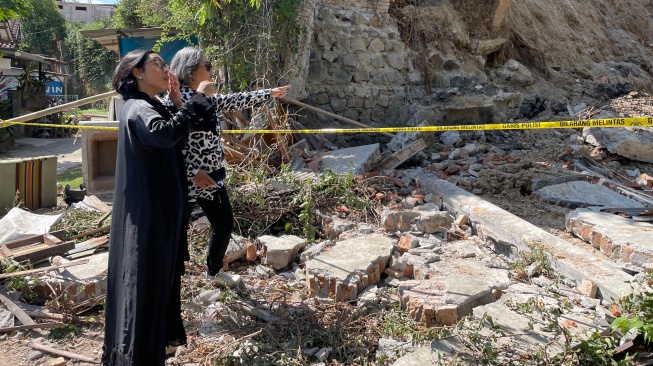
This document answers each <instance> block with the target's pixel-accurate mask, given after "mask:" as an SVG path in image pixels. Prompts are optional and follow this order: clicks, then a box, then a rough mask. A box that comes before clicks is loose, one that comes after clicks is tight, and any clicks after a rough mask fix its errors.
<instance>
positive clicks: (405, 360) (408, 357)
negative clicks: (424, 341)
mask: <svg viewBox="0 0 653 366" xmlns="http://www.w3.org/2000/svg"><path fill="white" fill-rule="evenodd" d="M434 356H436V354H435V352H433V351H431V349H430V348H427V347H419V348H416V349H415V350H414V351H412V352H408V353H406V354H405V355H403V356H401V357H399V358H398V359H397V361H395V362H394V363H393V364H392V366H422V365H424V366H426V365H437V364H436V363H434V362H433V361H434V358H433V357H434Z"/></svg>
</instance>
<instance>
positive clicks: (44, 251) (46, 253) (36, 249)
mask: <svg viewBox="0 0 653 366" xmlns="http://www.w3.org/2000/svg"><path fill="white" fill-rule="evenodd" d="M73 248H75V243H74V242H73V241H67V242H63V243H61V244H56V245H47V244H45V243H41V244H40V245H35V246H30V247H28V248H25V249H15V250H12V251H11V254H12V257H13V258H14V260H16V261H18V262H20V261H24V260H26V259H29V260H30V261H31V262H32V263H34V262H37V261H40V260H42V259H46V258H48V257H52V256H54V255H61V254H64V253H66V252H67V251H69V250H71V249H73Z"/></svg>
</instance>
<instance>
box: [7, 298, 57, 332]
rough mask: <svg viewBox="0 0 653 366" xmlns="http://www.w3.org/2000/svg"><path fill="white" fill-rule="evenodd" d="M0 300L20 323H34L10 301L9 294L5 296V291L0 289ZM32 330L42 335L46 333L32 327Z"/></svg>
mask: <svg viewBox="0 0 653 366" xmlns="http://www.w3.org/2000/svg"><path fill="white" fill-rule="evenodd" d="M0 301H2V303H3V304H5V306H6V307H7V309H9V311H11V313H12V314H14V316H15V317H16V318H17V319H18V320H20V322H21V323H23V325H30V324H36V323H35V322H34V320H32V318H30V316H29V315H27V314H26V313H25V312H24V311H23V309H21V308H20V307H18V305H16V304H15V303H14V302H13V301H11V299H10V298H9V296H7V292H6V291H5V290H0ZM34 331H35V332H36V333H39V334H40V335H42V336H45V335H46V332H44V331H43V330H41V329H34Z"/></svg>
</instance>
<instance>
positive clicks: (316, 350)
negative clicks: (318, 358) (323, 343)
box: [302, 347, 320, 356]
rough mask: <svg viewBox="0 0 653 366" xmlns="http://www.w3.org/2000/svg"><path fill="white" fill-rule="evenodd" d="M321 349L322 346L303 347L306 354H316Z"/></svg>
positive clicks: (303, 352)
mask: <svg viewBox="0 0 653 366" xmlns="http://www.w3.org/2000/svg"><path fill="white" fill-rule="evenodd" d="M319 350H320V347H313V348H303V349H302V354H305V355H306V356H314V355H315V354H316V353H317V352H318V351H319Z"/></svg>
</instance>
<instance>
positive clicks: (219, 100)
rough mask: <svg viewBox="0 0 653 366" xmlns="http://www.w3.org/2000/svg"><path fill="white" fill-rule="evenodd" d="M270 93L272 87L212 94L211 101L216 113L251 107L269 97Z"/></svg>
mask: <svg viewBox="0 0 653 366" xmlns="http://www.w3.org/2000/svg"><path fill="white" fill-rule="evenodd" d="M271 94H272V89H262V90H257V91H253V92H244V93H234V94H213V95H212V96H211V102H212V104H213V106H214V107H215V110H216V112H217V113H223V112H230V111H237V110H241V109H245V108H249V107H253V106H255V105H257V104H259V103H261V102H264V101H266V100H268V99H270V95H271Z"/></svg>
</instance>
